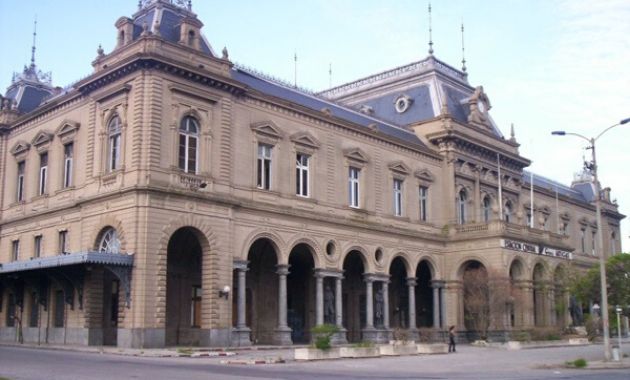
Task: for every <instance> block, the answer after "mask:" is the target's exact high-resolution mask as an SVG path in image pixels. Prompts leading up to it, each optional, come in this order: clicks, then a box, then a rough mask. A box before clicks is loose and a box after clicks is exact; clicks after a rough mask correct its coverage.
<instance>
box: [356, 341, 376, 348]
mask: <svg viewBox="0 0 630 380" xmlns="http://www.w3.org/2000/svg"><path fill="white" fill-rule="evenodd" d="M352 347H355V348H369V347H374V343H372V342H367V341H361V342H359V343H355V344H353V345H352Z"/></svg>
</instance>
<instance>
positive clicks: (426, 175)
mask: <svg viewBox="0 0 630 380" xmlns="http://www.w3.org/2000/svg"><path fill="white" fill-rule="evenodd" d="M413 175H414V176H415V177H416V178H418V179H419V180H422V181H425V182H433V181H434V180H435V177H434V176H433V174H432V173H431V172H430V171H429V170H428V169H424V168H423V169H418V170H416V171H415V172H414V173H413Z"/></svg>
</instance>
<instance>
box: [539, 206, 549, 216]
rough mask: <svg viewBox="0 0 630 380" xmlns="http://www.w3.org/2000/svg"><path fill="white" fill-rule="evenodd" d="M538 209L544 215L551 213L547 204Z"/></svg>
mask: <svg viewBox="0 0 630 380" xmlns="http://www.w3.org/2000/svg"><path fill="white" fill-rule="evenodd" d="M539 211H540V212H542V213H543V214H545V215H549V214H551V209H550V208H549V207H548V206H542V207H541V208H540V209H539Z"/></svg>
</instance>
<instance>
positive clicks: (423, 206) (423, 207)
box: [419, 186, 429, 222]
mask: <svg viewBox="0 0 630 380" xmlns="http://www.w3.org/2000/svg"><path fill="white" fill-rule="evenodd" d="M419 196H420V220H421V221H423V222H426V221H427V207H428V205H429V203H428V202H429V188H428V187H426V186H420V192H419Z"/></svg>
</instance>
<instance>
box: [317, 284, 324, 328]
mask: <svg viewBox="0 0 630 380" xmlns="http://www.w3.org/2000/svg"><path fill="white" fill-rule="evenodd" d="M323 324H324V275H323V274H322V273H320V272H316V273H315V325H316V326H320V325H323Z"/></svg>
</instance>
